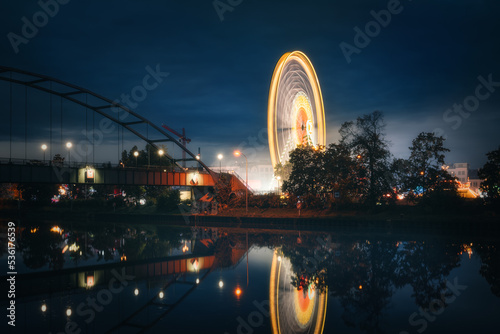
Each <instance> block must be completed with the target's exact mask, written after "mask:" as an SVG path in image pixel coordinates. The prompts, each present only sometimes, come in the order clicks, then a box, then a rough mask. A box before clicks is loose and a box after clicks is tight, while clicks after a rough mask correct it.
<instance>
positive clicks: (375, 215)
mask: <svg viewBox="0 0 500 334" xmlns="http://www.w3.org/2000/svg"><path fill="white" fill-rule="evenodd" d="M180 211H184V212H185V213H184V214H181V212H180ZM0 216H1V217H2V220H19V219H21V220H30V221H35V220H38V221H83V222H85V221H88V222H114V223H119V222H127V223H139V224H140V223H158V224H180V225H186V224H196V223H201V222H207V223H217V222H220V223H223V224H241V223H242V222H246V223H250V222H256V223H257V222H264V223H273V222H279V223H280V224H297V223H300V224H303V223H306V224H317V225H328V224H349V223H357V222H365V223H378V224H387V223H396V224H411V223H413V224H421V223H422V222H426V223H428V224H445V225H448V224H453V223H456V224H458V223H470V222H474V224H483V223H488V224H492V225H493V226H494V225H495V224H496V225H498V226H500V215H498V214H496V213H495V212H493V211H488V210H485V211H479V212H478V211H476V212H440V213H436V212H426V211H425V210H422V209H420V208H417V207H415V206H398V207H392V208H380V209H379V208H377V209H376V210H370V211H369V210H366V211H332V210H313V209H306V210H301V211H300V214H299V211H298V210H297V209H295V208H266V209H262V208H255V207H253V208H248V212H247V211H246V210H245V208H233V209H226V210H225V211H224V212H221V213H219V214H217V215H197V214H191V213H188V211H187V210H186V209H183V210H176V211H175V212H165V213H162V212H159V211H157V210H155V208H154V207H143V208H134V207H131V208H120V209H115V210H92V209H85V208H74V209H70V208H55V207H26V208H22V209H21V210H17V209H3V210H0Z"/></svg>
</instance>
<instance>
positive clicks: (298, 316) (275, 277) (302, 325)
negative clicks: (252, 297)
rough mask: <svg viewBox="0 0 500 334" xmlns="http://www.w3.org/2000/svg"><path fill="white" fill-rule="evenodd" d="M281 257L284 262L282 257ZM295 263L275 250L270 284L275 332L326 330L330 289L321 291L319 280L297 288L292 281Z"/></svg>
mask: <svg viewBox="0 0 500 334" xmlns="http://www.w3.org/2000/svg"><path fill="white" fill-rule="evenodd" d="M279 258H281V261H280V260H279ZM293 275H295V273H294V272H293V271H292V265H291V262H290V260H289V259H287V258H285V257H282V256H278V252H277V251H275V252H274V256H273V260H272V264H271V277H270V285H269V304H270V305H269V307H270V316H271V327H272V332H273V334H281V333H283V334H284V333H311V334H312V333H315V334H321V333H323V329H324V325H325V318H326V308H327V295H328V289H326V291H325V292H323V293H321V292H320V291H318V290H316V283H315V282H307V281H306V282H305V285H304V286H303V288H302V289H300V290H297V288H296V287H294V286H293V285H292V284H291V281H292V279H291V278H292V276H293Z"/></svg>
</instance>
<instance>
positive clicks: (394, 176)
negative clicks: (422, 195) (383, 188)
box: [386, 158, 411, 196]
mask: <svg viewBox="0 0 500 334" xmlns="http://www.w3.org/2000/svg"><path fill="white" fill-rule="evenodd" d="M410 173H411V164H410V161H408V160H407V159H396V158H395V159H394V160H392V163H391V166H390V168H389V171H388V173H387V174H386V176H387V180H388V182H389V184H390V186H391V188H392V189H393V192H392V194H393V196H397V195H398V194H405V193H407V192H408V189H409V185H408V177H409V175H410Z"/></svg>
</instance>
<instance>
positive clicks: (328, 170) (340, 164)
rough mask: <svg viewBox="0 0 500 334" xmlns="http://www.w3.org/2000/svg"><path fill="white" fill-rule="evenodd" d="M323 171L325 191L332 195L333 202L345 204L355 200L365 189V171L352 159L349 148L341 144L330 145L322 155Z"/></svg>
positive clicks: (355, 159)
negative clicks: (336, 196) (336, 194)
mask: <svg viewBox="0 0 500 334" xmlns="http://www.w3.org/2000/svg"><path fill="white" fill-rule="evenodd" d="M322 163H323V166H324V169H325V173H324V174H325V179H324V180H322V182H323V183H324V184H325V191H326V192H329V193H331V194H332V195H334V194H335V193H339V199H338V200H336V199H335V196H332V197H333V198H334V200H335V201H338V202H341V203H345V202H353V201H355V200H357V199H358V198H359V197H360V196H361V195H362V193H363V189H365V187H366V177H365V176H366V175H365V170H364V169H363V168H360V164H359V162H358V159H357V158H353V157H352V155H351V152H350V150H349V148H348V147H347V146H345V145H343V144H330V145H329V146H328V148H327V149H326V150H325V152H324V154H323V162H322Z"/></svg>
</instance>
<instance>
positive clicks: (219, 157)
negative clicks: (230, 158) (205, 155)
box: [217, 154, 224, 173]
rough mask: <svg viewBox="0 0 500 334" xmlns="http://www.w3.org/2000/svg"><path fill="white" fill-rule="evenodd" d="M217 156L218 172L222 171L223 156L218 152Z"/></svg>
mask: <svg viewBox="0 0 500 334" xmlns="http://www.w3.org/2000/svg"><path fill="white" fill-rule="evenodd" d="M217 158H218V159H219V172H220V173H222V158H224V156H223V155H222V154H219V155H218V156H217Z"/></svg>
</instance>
